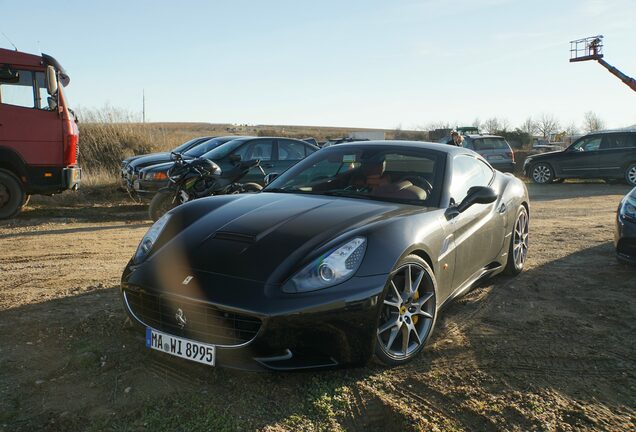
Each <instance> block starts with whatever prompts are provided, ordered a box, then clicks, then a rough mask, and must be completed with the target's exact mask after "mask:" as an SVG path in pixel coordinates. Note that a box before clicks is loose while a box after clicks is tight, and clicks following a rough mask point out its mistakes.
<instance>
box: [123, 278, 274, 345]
mask: <svg viewBox="0 0 636 432" xmlns="http://www.w3.org/2000/svg"><path fill="white" fill-rule="evenodd" d="M124 297H125V302H126V304H127V307H128V308H129V309H130V311H131V312H132V314H133V315H134V316H135V317H136V318H137V319H138V320H139V321H141V322H142V323H143V324H145V325H147V326H150V327H152V328H154V329H156V330H159V331H162V332H166V333H169V334H172V335H175V336H180V337H184V338H187V339H192V340H196V341H199V342H205V343H210V344H217V345H228V346H233V345H241V344H244V343H246V342H249V341H251V340H252V339H254V337H255V336H256V334H257V333H258V330H259V329H260V327H261V320H260V319H258V318H254V317H251V316H248V315H243V314H238V313H234V312H228V311H225V310H222V309H220V308H218V307H216V306H212V305H210V304H207V303H204V302H198V301H193V300H188V299H184V298H182V297H179V296H174V295H169V294H161V295H158V294H152V293H148V292H144V291H141V290H130V289H127V290H125V291H124ZM179 309H181V311H182V312H183V316H185V318H186V324H185V325H184V326H183V328H182V327H180V326H179V324H178V322H177V319H176V315H177V311H178V310H179Z"/></svg>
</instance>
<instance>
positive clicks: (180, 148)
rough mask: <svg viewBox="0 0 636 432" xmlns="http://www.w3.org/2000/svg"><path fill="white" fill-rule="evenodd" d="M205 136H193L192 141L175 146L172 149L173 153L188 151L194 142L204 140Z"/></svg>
mask: <svg viewBox="0 0 636 432" xmlns="http://www.w3.org/2000/svg"><path fill="white" fill-rule="evenodd" d="M204 140H205V138H193V139H191V140H190V141H186V142H184V143H183V144H181V145H180V146H178V147H175V148H174V149H172V152H173V153H183V152H184V151H186V150H187V149H189V148H190V146H191V145H192V144H194V143H196V142H197V141H204Z"/></svg>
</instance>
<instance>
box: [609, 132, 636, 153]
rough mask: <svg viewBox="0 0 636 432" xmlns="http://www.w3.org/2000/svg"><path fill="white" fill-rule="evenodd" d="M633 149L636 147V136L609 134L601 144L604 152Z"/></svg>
mask: <svg viewBox="0 0 636 432" xmlns="http://www.w3.org/2000/svg"><path fill="white" fill-rule="evenodd" d="M631 147H636V134H634V135H621V134H607V135H605V136H604V137H603V142H602V143H601V148H602V149H604V150H605V149H607V150H611V149H623V148H631Z"/></svg>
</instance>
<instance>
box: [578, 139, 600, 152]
mask: <svg viewBox="0 0 636 432" xmlns="http://www.w3.org/2000/svg"><path fill="white" fill-rule="evenodd" d="M601 140H602V137H600V136H597V137H589V138H581V139H580V140H579V141H578V142H577V143H576V144H574V145H573V146H572V149H573V150H576V151H586V152H587V151H596V150H598V149H599V148H600V147H601Z"/></svg>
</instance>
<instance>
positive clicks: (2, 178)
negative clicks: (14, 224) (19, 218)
mask: <svg viewBox="0 0 636 432" xmlns="http://www.w3.org/2000/svg"><path fill="white" fill-rule="evenodd" d="M25 197H26V195H25V193H24V190H23V189H22V184H21V183H20V181H19V180H18V179H17V178H16V177H15V176H14V175H13V174H10V173H8V172H6V171H0V219H9V218H12V217H14V216H15V215H17V214H18V213H19V212H20V210H22V207H23V206H24V203H25V199H26V198H25Z"/></svg>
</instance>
